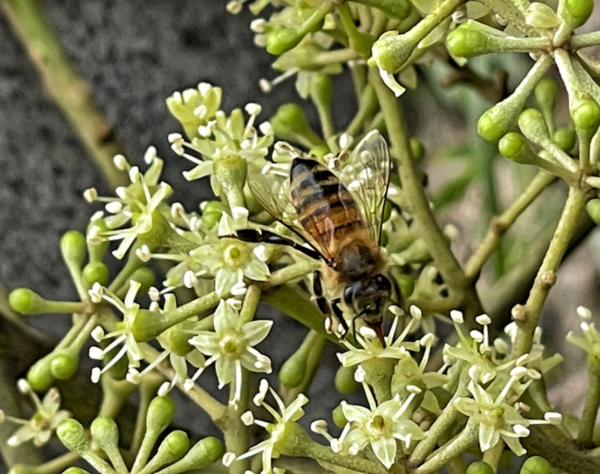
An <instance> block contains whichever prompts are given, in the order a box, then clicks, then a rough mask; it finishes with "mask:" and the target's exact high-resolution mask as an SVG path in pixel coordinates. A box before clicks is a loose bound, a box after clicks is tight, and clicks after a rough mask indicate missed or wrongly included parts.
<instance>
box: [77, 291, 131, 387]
mask: <svg viewBox="0 0 600 474" xmlns="http://www.w3.org/2000/svg"><path fill="white" fill-rule="evenodd" d="M140 286H141V285H140V283H139V282H137V281H135V280H130V282H129V289H128V290H127V294H126V295H125V299H124V300H123V301H121V300H120V299H119V297H118V296H117V295H115V294H114V293H113V292H112V291H110V290H108V289H106V288H103V287H101V286H100V285H99V284H98V283H95V284H94V287H93V288H92V289H91V290H90V297H91V298H92V300H94V298H98V297H101V298H102V299H104V300H106V301H108V302H109V303H110V304H111V305H113V306H114V307H116V308H117V309H118V310H119V311H121V313H123V321H122V322H120V323H119V324H118V325H117V329H116V330H115V331H112V332H110V333H108V334H104V330H103V329H102V327H101V326H97V327H96V329H94V331H92V337H93V338H94V339H95V340H96V342H100V341H101V340H106V339H114V340H113V341H112V342H111V343H110V344H109V345H108V346H106V347H105V348H104V349H101V348H100V347H96V346H93V347H90V352H89V356H90V358H91V359H95V360H102V359H104V358H105V357H106V356H107V355H109V353H110V352H111V351H112V350H113V349H115V348H116V347H117V346H119V345H121V344H122V345H123V346H122V347H121V349H119V351H118V352H117V354H116V355H114V356H113V357H112V358H111V360H110V361H109V362H108V363H107V364H106V365H105V366H104V367H103V368H102V369H100V368H98V367H95V368H94V369H92V382H94V383H97V382H98V381H99V380H100V376H101V375H102V374H103V373H104V372H106V371H107V370H109V369H110V368H111V367H112V366H113V365H115V364H116V363H117V362H118V361H119V360H120V359H121V357H123V356H125V355H127V358H128V359H129V370H130V375H131V376H129V375H128V380H130V381H131V382H136V379H137V377H136V375H137V374H138V373H137V371H136V370H135V369H136V368H137V367H139V366H140V360H142V358H143V354H142V350H141V348H140V346H139V344H138V342H137V341H136V340H135V338H134V337H133V333H132V329H133V324H134V322H135V318H136V316H137V314H138V311H139V309H140V305H138V304H137V303H135V297H136V295H137V292H138V290H139V289H140Z"/></svg>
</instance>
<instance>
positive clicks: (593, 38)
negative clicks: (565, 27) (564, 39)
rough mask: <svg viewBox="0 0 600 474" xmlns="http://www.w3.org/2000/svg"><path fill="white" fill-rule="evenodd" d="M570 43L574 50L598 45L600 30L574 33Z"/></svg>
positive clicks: (599, 42)
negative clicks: (579, 33)
mask: <svg viewBox="0 0 600 474" xmlns="http://www.w3.org/2000/svg"><path fill="white" fill-rule="evenodd" d="M569 44H570V46H571V50H572V51H575V50H577V49H581V48H589V47H590V46H596V45H597V44H600V31H594V32H592V33H584V34H582V35H573V36H572V37H571V41H570V43H569Z"/></svg>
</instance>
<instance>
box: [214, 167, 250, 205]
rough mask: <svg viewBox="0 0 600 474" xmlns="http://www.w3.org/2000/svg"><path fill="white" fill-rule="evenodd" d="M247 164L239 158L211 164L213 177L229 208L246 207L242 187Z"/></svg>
mask: <svg viewBox="0 0 600 474" xmlns="http://www.w3.org/2000/svg"><path fill="white" fill-rule="evenodd" d="M247 175H248V163H247V162H246V160H244V159H243V158H240V157H239V156H230V157H227V158H220V159H218V160H217V161H215V162H214V164H213V177H214V178H215V179H216V180H217V182H218V183H219V186H220V187H221V189H222V191H223V193H224V195H222V196H221V197H222V198H225V199H226V200H227V203H228V204H229V207H232V208H233V207H246V202H245V199H244V185H245V184H246V176H247Z"/></svg>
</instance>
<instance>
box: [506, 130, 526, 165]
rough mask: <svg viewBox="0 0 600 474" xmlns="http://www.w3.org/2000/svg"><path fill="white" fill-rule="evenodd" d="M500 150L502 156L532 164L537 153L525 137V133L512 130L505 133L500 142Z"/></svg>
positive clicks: (521, 162)
mask: <svg viewBox="0 0 600 474" xmlns="http://www.w3.org/2000/svg"><path fill="white" fill-rule="evenodd" d="M498 151H499V152H500V154H501V155H502V156H504V157H505V158H508V159H509V160H511V161H514V162H515V163H520V164H526V165H528V164H532V163H533V162H534V161H535V155H534V154H533V151H532V150H531V147H530V146H529V143H527V140H525V138H523V135H521V134H519V133H515V132H510V133H507V134H506V135H504V136H503V137H502V138H501V139H500V141H499V142H498Z"/></svg>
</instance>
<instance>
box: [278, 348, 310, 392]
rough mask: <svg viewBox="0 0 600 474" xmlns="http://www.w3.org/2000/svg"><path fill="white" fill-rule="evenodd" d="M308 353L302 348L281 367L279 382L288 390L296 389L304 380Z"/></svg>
mask: <svg viewBox="0 0 600 474" xmlns="http://www.w3.org/2000/svg"><path fill="white" fill-rule="evenodd" d="M307 359H308V351H307V350H306V348H304V347H302V346H301V347H300V348H299V349H298V350H297V351H296V352H294V353H293V354H292V355H291V356H290V358H289V359H288V360H286V361H285V362H284V363H283V365H282V366H281V370H280V371H279V380H280V381H281V383H282V384H283V385H284V386H285V387H287V388H296V387H297V386H298V385H300V384H301V383H302V380H304V376H305V374H306V362H307Z"/></svg>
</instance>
